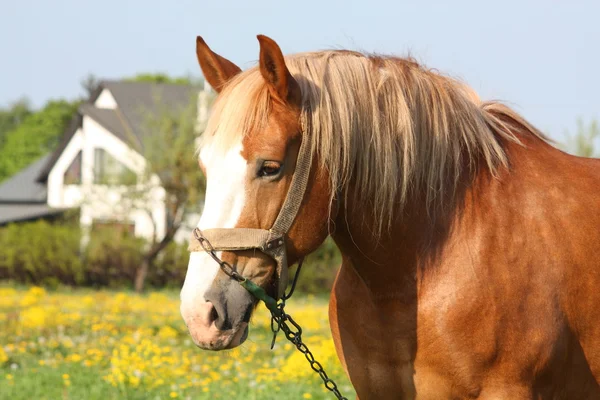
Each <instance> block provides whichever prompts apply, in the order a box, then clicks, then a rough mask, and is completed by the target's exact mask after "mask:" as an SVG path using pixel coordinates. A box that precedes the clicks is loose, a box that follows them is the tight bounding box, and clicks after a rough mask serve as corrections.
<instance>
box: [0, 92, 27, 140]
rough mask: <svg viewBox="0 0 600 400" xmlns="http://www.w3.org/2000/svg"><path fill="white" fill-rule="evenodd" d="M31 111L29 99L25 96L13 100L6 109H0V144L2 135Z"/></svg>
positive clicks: (14, 126) (13, 127)
mask: <svg viewBox="0 0 600 400" xmlns="http://www.w3.org/2000/svg"><path fill="white" fill-rule="evenodd" d="M31 113H32V110H31V107H30V105H29V100H27V99H26V98H22V99H19V100H17V101H15V102H14V103H12V104H11V105H10V107H9V108H8V109H2V110H0V145H1V144H2V139H3V138H4V135H6V133H8V132H10V131H11V130H13V129H15V128H16V127H17V126H18V125H19V124H20V123H21V122H23V120H24V119H25V118H26V117H27V116H29V115H30V114H31Z"/></svg>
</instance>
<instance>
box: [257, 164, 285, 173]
mask: <svg viewBox="0 0 600 400" xmlns="http://www.w3.org/2000/svg"><path fill="white" fill-rule="evenodd" d="M280 171H281V164H280V163H278V162H277V161H265V162H263V164H262V166H261V167H260V169H259V170H258V176H275V175H277V174H278V173H279V172H280Z"/></svg>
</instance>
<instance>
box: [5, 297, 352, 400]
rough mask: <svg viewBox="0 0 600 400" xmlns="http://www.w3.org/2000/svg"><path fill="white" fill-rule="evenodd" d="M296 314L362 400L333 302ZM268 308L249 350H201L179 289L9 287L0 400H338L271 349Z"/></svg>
mask: <svg viewBox="0 0 600 400" xmlns="http://www.w3.org/2000/svg"><path fill="white" fill-rule="evenodd" d="M287 309H288V312H289V313H290V314H291V315H292V316H293V317H294V318H295V319H296V321H298V322H299V323H300V324H301V325H302V327H303V330H304V334H303V337H304V340H305V342H306V343H307V345H308V346H309V347H310V349H311V350H312V352H313V354H314V355H315V357H316V358H317V360H318V361H320V362H321V363H322V364H323V366H324V367H325V369H326V370H327V372H328V374H329V375H330V376H331V377H332V378H334V379H335V380H336V382H338V384H339V385H340V389H341V390H342V393H343V394H344V395H345V396H347V397H348V398H352V397H354V393H353V391H352V389H351V386H350V384H349V382H348V380H347V378H346V376H345V374H344V372H343V370H342V368H341V365H340V363H339V361H338V359H337V356H336V354H335V350H334V347H333V342H332V340H331V335H330V332H329V325H328V322H327V300H326V299H323V298H315V297H310V296H308V297H301V296H298V298H294V299H292V300H290V302H289V304H288V306H287ZM269 322H270V320H269V314H268V312H267V310H266V308H265V307H264V305H262V304H261V305H259V307H258V309H257V311H256V312H255V315H254V317H253V320H252V321H251V325H250V336H249V338H248V340H247V341H246V343H244V344H243V345H242V346H240V347H238V348H236V349H233V350H227V351H222V352H207V351H202V350H200V349H198V348H197V347H195V346H194V344H193V342H192V341H191V339H190V338H189V335H188V333H187V330H186V327H185V325H184V323H183V321H182V319H181V317H180V316H179V299H178V294H177V293H176V292H171V291H160V292H153V293H149V294H146V295H137V294H133V293H130V292H118V291H92V290H85V289H77V290H75V289H60V290H58V291H46V290H45V289H43V288H40V287H31V288H14V287H10V286H0V399H17V400H18V399H219V398H222V399H311V398H312V399H330V398H334V397H333V396H332V395H331V394H330V393H328V392H327V391H326V390H325V389H324V388H323V386H322V383H321V381H320V379H319V378H318V376H317V374H315V373H314V372H313V371H312V370H311V369H310V367H309V365H308V363H307V361H306V359H305V358H304V356H303V355H302V354H300V353H298V352H297V351H296V350H295V349H294V348H293V346H292V345H291V344H290V343H289V342H286V341H285V339H284V337H283V334H280V335H279V337H278V340H277V343H276V345H275V349H274V350H269V345H270V341H271V334H270V329H269Z"/></svg>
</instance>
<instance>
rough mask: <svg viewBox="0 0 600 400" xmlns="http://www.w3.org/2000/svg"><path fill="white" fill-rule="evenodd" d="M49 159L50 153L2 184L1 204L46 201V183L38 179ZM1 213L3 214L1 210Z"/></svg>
mask: <svg viewBox="0 0 600 400" xmlns="http://www.w3.org/2000/svg"><path fill="white" fill-rule="evenodd" d="M49 159H50V154H46V155H45V156H44V157H42V158H40V159H38V160H37V161H35V162H33V163H32V164H30V165H29V166H28V167H26V168H25V169H23V170H21V171H20V172H18V173H17V174H15V175H13V176H12V177H11V178H9V179H8V180H6V181H4V182H3V183H2V184H0V204H1V203H45V202H46V197H47V191H46V185H45V184H43V183H40V182H37V180H36V179H37V177H38V175H39V174H40V172H41V170H42V169H43V168H44V166H45V165H46V164H47V162H48V160H49ZM0 215H3V214H2V213H1V212H0Z"/></svg>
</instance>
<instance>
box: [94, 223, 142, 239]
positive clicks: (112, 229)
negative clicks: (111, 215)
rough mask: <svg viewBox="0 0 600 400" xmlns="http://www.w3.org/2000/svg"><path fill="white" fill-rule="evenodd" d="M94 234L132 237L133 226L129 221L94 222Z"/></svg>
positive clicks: (133, 232)
mask: <svg viewBox="0 0 600 400" xmlns="http://www.w3.org/2000/svg"><path fill="white" fill-rule="evenodd" d="M92 231H93V232H94V233H100V234H102V233H107V234H115V235H118V236H121V237H122V236H134V234H135V224H134V223H133V222H130V221H114V220H94V221H93V222H92Z"/></svg>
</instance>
